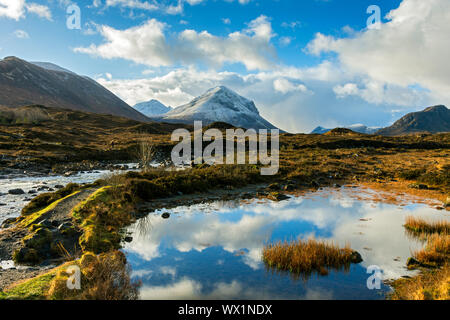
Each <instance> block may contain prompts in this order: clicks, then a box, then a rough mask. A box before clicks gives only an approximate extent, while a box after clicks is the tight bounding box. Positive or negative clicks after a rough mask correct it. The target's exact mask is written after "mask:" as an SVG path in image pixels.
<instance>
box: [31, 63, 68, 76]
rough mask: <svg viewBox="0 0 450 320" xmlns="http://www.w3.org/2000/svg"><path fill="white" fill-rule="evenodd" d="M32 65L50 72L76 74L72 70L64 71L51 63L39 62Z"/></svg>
mask: <svg viewBox="0 0 450 320" xmlns="http://www.w3.org/2000/svg"><path fill="white" fill-rule="evenodd" d="M30 63H32V64H34V65H35V66H38V67H41V68H44V69H47V70H50V71H59V72H67V73H71V74H75V73H73V72H72V71H70V70H67V69H64V68H62V67H60V66H58V65H56V64H54V63H50V62H39V61H31V62H30Z"/></svg>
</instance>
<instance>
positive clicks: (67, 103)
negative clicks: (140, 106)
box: [0, 56, 150, 121]
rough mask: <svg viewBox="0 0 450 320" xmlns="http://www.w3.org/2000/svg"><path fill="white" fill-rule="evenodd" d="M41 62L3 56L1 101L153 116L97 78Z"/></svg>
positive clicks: (140, 118)
mask: <svg viewBox="0 0 450 320" xmlns="http://www.w3.org/2000/svg"><path fill="white" fill-rule="evenodd" d="M38 64H40V65H41V66H39V65H37V64H35V63H31V62H27V61H25V60H22V59H19V58H17V57H13V56H10V57H6V58H4V59H3V60H0V105H4V106H8V107H13V108H16V107H20V106H25V105H32V104H40V105H46V106H49V107H57V108H58V107H60V108H66V109H71V110H78V111H87V112H94V113H99V114H111V115H117V116H123V117H127V118H129V119H133V120H138V121H149V120H150V119H149V118H148V117H146V116H144V115H143V114H141V113H140V112H138V111H136V110H135V109H133V108H132V107H130V106H129V105H128V104H126V103H125V102H124V101H122V100H121V99H120V98H118V97H117V96H116V95H114V94H113V93H112V92H110V91H109V90H107V89H106V88H104V87H103V86H101V85H100V84H99V83H98V82H96V81H95V80H93V79H91V78H89V77H84V76H80V75H77V74H75V73H73V72H71V71H68V70H67V71H64V70H66V69H64V68H61V67H59V66H56V65H54V64H51V63H48V62H45V63H42V62H39V63H38ZM52 69H58V70H52Z"/></svg>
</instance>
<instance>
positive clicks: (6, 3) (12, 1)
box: [0, 0, 52, 21]
mask: <svg viewBox="0 0 450 320" xmlns="http://www.w3.org/2000/svg"><path fill="white" fill-rule="evenodd" d="M25 12H29V13H33V14H36V15H38V16H39V17H41V18H44V19H47V20H49V21H51V20H52V13H51V11H50V8H49V7H47V6H44V5H40V4H37V3H34V2H32V3H26V2H25V0H0V18H1V17H6V18H9V19H14V20H17V21H18V20H20V19H22V18H24V17H25Z"/></svg>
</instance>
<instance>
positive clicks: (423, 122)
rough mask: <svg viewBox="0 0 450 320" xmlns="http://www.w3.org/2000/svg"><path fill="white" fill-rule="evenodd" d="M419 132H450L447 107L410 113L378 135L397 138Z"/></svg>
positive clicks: (381, 130)
mask: <svg viewBox="0 0 450 320" xmlns="http://www.w3.org/2000/svg"><path fill="white" fill-rule="evenodd" d="M417 132H431V133H438V132H450V110H449V109H447V107H446V106H443V105H438V106H433V107H429V108H426V109H425V110H423V111H419V112H412V113H408V114H407V115H405V116H404V117H402V118H400V119H399V120H397V121H396V122H395V123H394V124H393V125H392V126H390V127H387V128H384V129H380V130H378V131H377V132H376V133H377V134H380V135H386V136H395V135H402V134H408V133H417Z"/></svg>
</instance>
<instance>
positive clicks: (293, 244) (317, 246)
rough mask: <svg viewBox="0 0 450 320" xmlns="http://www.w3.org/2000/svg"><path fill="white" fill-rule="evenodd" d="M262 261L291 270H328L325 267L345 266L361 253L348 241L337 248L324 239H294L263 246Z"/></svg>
mask: <svg viewBox="0 0 450 320" xmlns="http://www.w3.org/2000/svg"><path fill="white" fill-rule="evenodd" d="M263 261H264V262H265V263H266V264H267V265H268V266H269V267H270V268H274V269H277V270H281V271H290V272H292V273H295V274H305V275H309V274H311V273H313V272H317V273H319V274H321V275H326V274H328V269H342V268H344V269H348V268H349V267H350V264H351V263H359V262H361V261H362V260H361V256H360V255H359V254H358V253H357V252H355V251H354V250H352V249H351V248H350V246H349V245H346V246H345V247H344V248H340V247H339V246H338V245H337V244H335V243H333V242H329V241H325V240H316V239H312V238H311V239H308V240H301V239H300V240H294V241H290V242H288V241H285V242H277V243H274V244H268V245H266V246H265V247H264V248H263Z"/></svg>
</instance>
